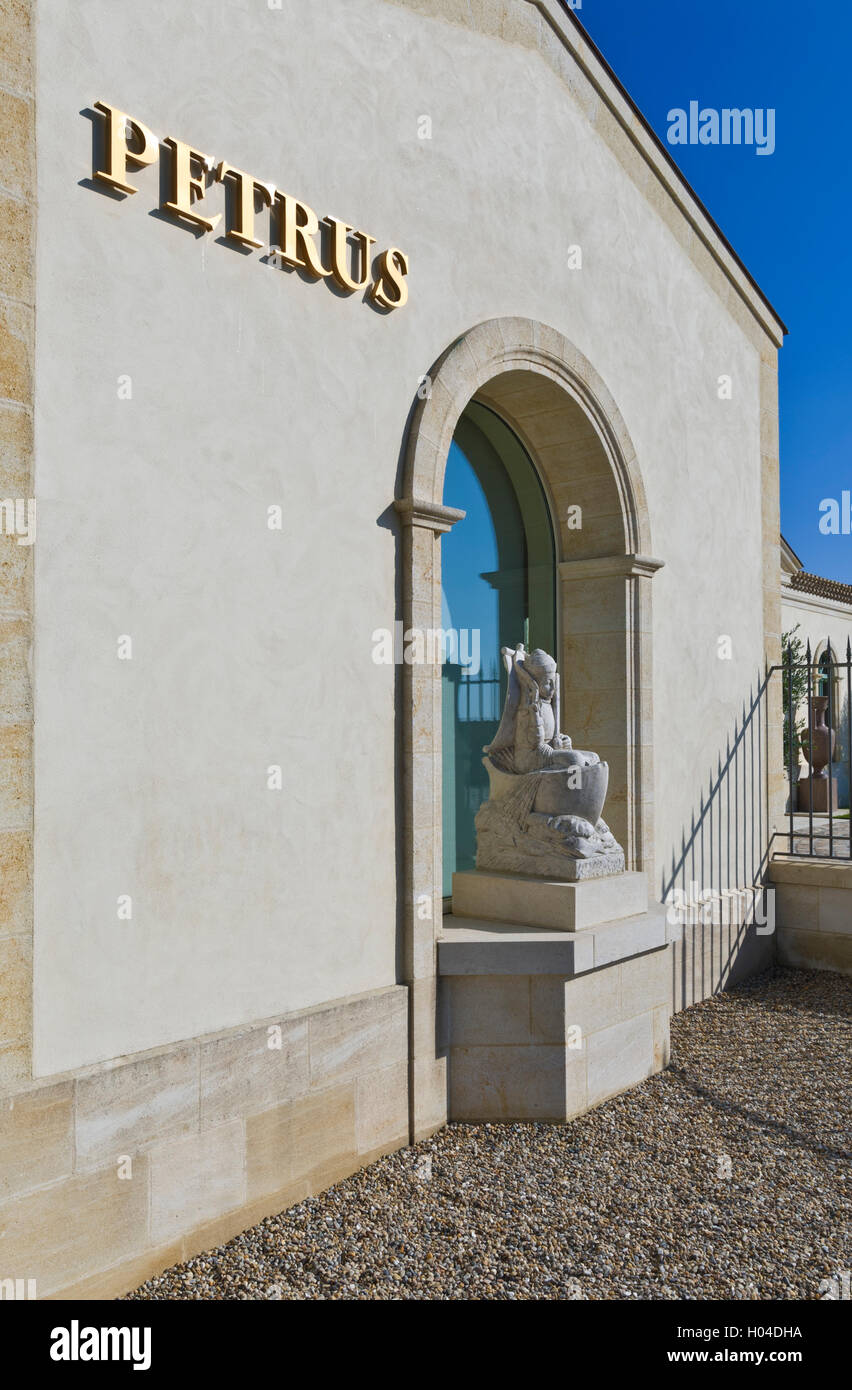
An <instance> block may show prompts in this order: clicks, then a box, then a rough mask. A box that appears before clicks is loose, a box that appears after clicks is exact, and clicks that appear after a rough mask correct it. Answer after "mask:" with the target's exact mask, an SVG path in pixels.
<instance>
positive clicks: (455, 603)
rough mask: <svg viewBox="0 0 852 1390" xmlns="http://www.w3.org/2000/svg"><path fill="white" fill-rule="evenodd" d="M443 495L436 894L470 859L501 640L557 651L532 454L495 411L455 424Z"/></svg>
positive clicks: (545, 530) (548, 541) (552, 568)
mask: <svg viewBox="0 0 852 1390" xmlns="http://www.w3.org/2000/svg"><path fill="white" fill-rule="evenodd" d="M444 500H445V502H446V504H447V505H448V506H452V507H460V508H463V509H464V511H465V513H466V515H465V518H464V520H463V521H461V522H459V523H457V525H455V526H454V527H453V529H452V531H450V532H449V533H448V534H447V535H445V536H444V538H443V540H442V542H441V582H442V616H441V627H442V629H443V630H444V631H445V632H446V631H447V630H450V631H452V633H453V634H454V636H453V646H454V648H455V649H454V650H449V651H447V659H446V660H445V661H444V665H443V682H442V710H443V730H442V737H443V859H444V862H443V892H444V896H445V897H449V895H450V894H451V893H452V876H453V873H454V871H455V870H457V869H472V868H474V867H475V862H476V831H475V826H474V817H475V816H476V812H477V810H478V809H479V806H480V804H481V803H482V802H483V801H485V800H486V799H487V797H488V776H487V773H486V771H485V768H484V767H483V765H482V756H483V753H482V750H483V747H484V745H485V744H487V743H489V742H490V741H491V739H492V738H493V737H494V734H495V733H496V731H497V726H498V724H499V722H500V715H501V712H502V708H503V701H504V699H505V694H506V671H505V668H504V665H503V661H502V659H501V655H500V649H501V647H515V646H516V645H517V643H518V642H523V643H524V645H525V647H526V648H527V650H528V651H531V650H532V649H533V648H535V647H543V648H544V649H545V651H548V652H551V653H552V654H553V655H556V653H557V631H556V549H555V544H554V538H553V527H552V524H551V520H550V510H549V507H548V504H547V499H546V497H545V493H544V489H543V488H542V485H541V482H540V480H539V477H538V474H537V473H536V470H535V468H534V466H533V464H532V461H531V460H530V457H529V455H528V454H527V452H526V450H525V449H524V447H523V445H522V444H521V443H520V441H519V439H518V438H517V436H516V435H515V434H514V432H513V431H512V430H510V429H509V427H508V425H506V424H505V423H504V421H503V420H501V419H500V417H499V416H498V415H496V414H495V413H494V412H493V411H492V410H489V409H488V408H487V407H486V406H483V405H479V404H471V405H469V406H468V408H467V410H465V412H464V414H463V415H462V417H461V419H460V420H459V423H458V425H457V427H456V431H455V435H454V438H453V443H452V445H451V447H450V453H449V457H448V460H447V469H446V474H445V479H444Z"/></svg>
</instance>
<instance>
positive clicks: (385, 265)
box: [370, 246, 409, 309]
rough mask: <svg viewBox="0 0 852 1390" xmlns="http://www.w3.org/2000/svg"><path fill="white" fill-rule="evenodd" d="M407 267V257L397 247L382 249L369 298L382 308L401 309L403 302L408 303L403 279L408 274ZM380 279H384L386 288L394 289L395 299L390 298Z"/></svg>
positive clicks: (406, 287) (406, 286) (406, 288)
mask: <svg viewBox="0 0 852 1390" xmlns="http://www.w3.org/2000/svg"><path fill="white" fill-rule="evenodd" d="M408 267H409V260H408V257H407V256H406V254H405V252H404V251H400V249H399V247H397V246H391V247H390V249H389V250H387V251H383V252H382V254H381V256H380V257H379V273H378V275H377V277H376V282H375V284H374V285H373V288H372V290H371V291H370V298H371V299H374V300H375V301H376V303H377V304H380V305H381V306H382V308H383V309H401V308H402V306H403V304H407V303H408V285H407V284H406V282H405V279H404V277H405V276H406V275H407V274H408ZM382 281H386V282H387V285H388V288H393V289H394V290H395V291H396V298H395V299H391V297H390V295H389V294H388V293H387V291H386V289H385V288H384V286H383V284H382Z"/></svg>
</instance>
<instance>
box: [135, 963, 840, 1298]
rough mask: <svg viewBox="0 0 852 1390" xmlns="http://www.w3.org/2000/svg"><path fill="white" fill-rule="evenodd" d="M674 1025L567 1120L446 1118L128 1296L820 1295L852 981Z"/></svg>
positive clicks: (701, 1012)
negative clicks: (604, 1097) (588, 1107)
mask: <svg viewBox="0 0 852 1390" xmlns="http://www.w3.org/2000/svg"><path fill="white" fill-rule="evenodd" d="M672 1033H673V1057H672V1065H671V1067H670V1068H669V1069H668V1070H667V1071H666V1072H665V1073H663V1074H662V1075H660V1076H656V1077H653V1078H651V1079H650V1080H649V1081H646V1082H644V1083H643V1084H642V1085H641V1086H639V1087H637V1088H636V1089H635V1090H633V1091H630V1092H628V1093H627V1094H626V1095H623V1096H619V1097H617V1098H616V1099H615V1100H612V1101H608V1102H607V1103H606V1104H605V1105H602V1106H600V1107H599V1108H598V1109H597V1110H594V1111H591V1112H590V1113H589V1114H587V1115H584V1116H582V1117H581V1118H580V1119H578V1120H575V1121H573V1122H572V1123H571V1124H568V1125H565V1126H549V1125H536V1124H516V1125H452V1126H450V1127H449V1128H448V1129H446V1130H444V1131H442V1132H441V1133H440V1134H437V1135H435V1136H434V1138H433V1139H431V1140H428V1141H427V1142H424V1143H421V1144H418V1145H417V1146H416V1147H415V1148H411V1149H406V1150H404V1151H402V1152H400V1153H397V1154H393V1155H391V1156H390V1157H388V1158H384V1159H381V1160H380V1161H379V1162H378V1163H374V1164H372V1166H371V1167H370V1168H368V1169H365V1170H364V1171H362V1172H360V1173H356V1174H355V1175H354V1176H352V1177H351V1178H347V1179H346V1180H345V1181H344V1182H341V1183H338V1184H337V1186H336V1187H334V1188H332V1189H331V1190H330V1191H329V1192H326V1193H324V1194H323V1195H322V1196H320V1197H314V1198H311V1199H310V1200H308V1201H305V1202H302V1203H300V1205H299V1206H296V1207H293V1208H291V1209H290V1210H289V1211H286V1212H283V1213H282V1214H281V1215H279V1216H275V1217H271V1218H269V1219H267V1220H266V1221H262V1222H261V1223H260V1224H259V1225H257V1226H255V1227H253V1228H252V1229H251V1230H249V1231H246V1232H244V1233H243V1234H242V1235H240V1236H238V1237H237V1238H236V1239H235V1240H232V1241H231V1242H230V1243H229V1244H228V1245H226V1246H224V1247H222V1248H221V1249H219V1250H215V1251H213V1252H211V1253H208V1254H205V1255H202V1256H199V1257H198V1258H196V1259H194V1260H191V1261H189V1262H188V1263H187V1264H184V1265H180V1266H176V1267H175V1268H173V1269H170V1270H167V1271H166V1273H165V1274H163V1275H161V1276H160V1277H158V1278H156V1279H151V1280H149V1282H148V1283H146V1284H143V1285H142V1287H141V1288H139V1289H137V1290H136V1291H135V1292H134V1293H133V1294H130V1295H128V1297H129V1298H133V1299H233V1298H237V1299H267V1298H283V1299H306V1298H308V1299H407V1298H414V1299H483V1298H484V1299H564V1298H570V1299H620V1298H632V1299H719V1298H739V1299H770V1298H780V1299H816V1298H820V1297H824V1296H825V1294H826V1292H827V1286H826V1285H825V1284H824V1283H823V1281H824V1280H827V1279H831V1278H832V1277H833V1276H837V1275H838V1274H839V1273H841V1272H842V1271H848V1270H850V1269H852V1163H851V1162H850V1159H852V1153H851V1152H850V1150H852V1136H850V1117H852V980H850V979H846V978H844V977H842V976H840V975H835V974H828V973H825V972H818V971H791V970H780V969H776V970H773V971H771V972H769V973H768V974H766V975H763V976H761V977H759V978H757V979H754V980H751V981H749V982H748V983H747V984H746V985H744V986H742V987H741V988H739V989H737V990H735V991H732V992H731V993H728V994H723V995H720V996H718V997H717V998H715V999H712V1000H708V1001H707V1002H706V1003H704V1004H698V1005H695V1006H694V1007H693V1008H690V1009H687V1010H686V1011H685V1012H684V1013H682V1014H680V1015H678V1017H677V1018H675V1019H674V1020H673V1023H672Z"/></svg>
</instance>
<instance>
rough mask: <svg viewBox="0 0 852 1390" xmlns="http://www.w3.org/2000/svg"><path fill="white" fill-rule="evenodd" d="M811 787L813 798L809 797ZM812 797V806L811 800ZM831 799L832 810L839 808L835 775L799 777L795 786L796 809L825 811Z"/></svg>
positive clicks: (838, 793) (838, 794)
mask: <svg viewBox="0 0 852 1390" xmlns="http://www.w3.org/2000/svg"><path fill="white" fill-rule="evenodd" d="M811 788H813V798H812V797H811ZM812 799H813V806H811V800H812ZM829 799H830V801H831V809H832V811H839V810H840V789H839V787H838V784H837V778H836V777H814V778H813V780H812V779H811V778H810V777H800V778H799V782H798V785H797V787H796V809H797V810H799V811H804V812H808V811H810V810H814V811H817V812H822V813H824V814H825V813H827V812H828V806H829Z"/></svg>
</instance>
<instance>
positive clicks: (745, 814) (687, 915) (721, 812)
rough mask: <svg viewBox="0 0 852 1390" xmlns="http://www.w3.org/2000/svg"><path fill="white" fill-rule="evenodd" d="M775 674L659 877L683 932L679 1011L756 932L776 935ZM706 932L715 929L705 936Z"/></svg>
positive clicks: (746, 712) (675, 983)
mask: <svg viewBox="0 0 852 1390" xmlns="http://www.w3.org/2000/svg"><path fill="white" fill-rule="evenodd" d="M774 669H777V668H773V670H774ZM773 670H769V671H767V672H766V673H765V674H764V675H763V676H762V677H760V678H759V679H758V681H757V684H756V686H754V685H753V686H752V687H751V689H750V691H749V698H748V701H744V702H743V706H742V713H741V714H740V715H739V716H738V718H737V720H736V721H735V724H734V729H733V734H732V735H731V736H730V737H729V738H728V741H727V744H726V747H725V752H724V754H720V755H719V757H718V760H717V765H716V768H715V770H711V772H710V776H709V777H708V780H707V784H706V790H704V791H702V793H701V796H700V800H699V805H698V807H697V810H696V811H694V812H693V813H692V817H691V822H690V825H689V828H688V830H687V829H686V828H684V831H683V834H682V838H681V846H680V853H679V854H678V851H677V849H675V850H673V851H672V858H671V867H670V869H668V868H667V869H664V871H663V874H662V885H661V886H662V901H663V902H664V903H665V904H666V905H667V906H668V908H669V921H670V923H671V924H672V925H673V926H678V927H680V928H681V938H680V939H681V942H682V946H681V948H680V949H679V950H676V952H675V957H674V959H673V962H672V970H673V979H672V992H673V999H674V1002H675V1007H683V1006H684V1005H685V1004H686V1003H691V1002H693V1001H697V1000H698V999H703V998H706V997H707V996H708V995H709V994H712V993H714V992H715V991H716V990H717V989H719V988H721V987H723V986H724V985H725V984H727V983H728V982H729V981H730V980H731V977H732V975H733V973H734V969H735V966H736V964H737V962H738V960H739V959H740V957H741V954H742V953H743V951H744V948H745V946H746V943H747V939H748V936H749V932H750V930H751V929H752V928H754V927H756V928H757V929H758V931H759V932H761V933H762V934H766V935H771V933H772V924H771V919H770V918H769V916H768V908H767V902H766V897H765V889H764V885H765V881H766V877H767V870H768V866H769V859H770V855H771V847H772V839H773V830H772V828H771V826H770V804H769V791H770V781H769V772H770V759H769V750H768V736H767V735H768V723H769V721H768V710H769V699H770V696H771V690H772V686H771V682H772V676H773ZM779 699H780V694H779ZM780 755H781V750H780V748H779V750H778V757H779V759H780ZM707 926H710V927H712V928H713V929H714V930H712V931H711V932H709V933H708V932H705V931H704V928H705V927H707ZM758 960H759V957H757V956H756V957H755V961H756V963H757V962H758ZM678 1001H680V1002H678Z"/></svg>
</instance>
